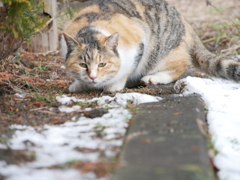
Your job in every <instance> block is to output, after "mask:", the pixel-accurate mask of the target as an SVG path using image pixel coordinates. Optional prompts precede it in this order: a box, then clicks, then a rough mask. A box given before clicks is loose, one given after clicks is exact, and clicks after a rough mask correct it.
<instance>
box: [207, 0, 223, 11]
mask: <svg viewBox="0 0 240 180" xmlns="http://www.w3.org/2000/svg"><path fill="white" fill-rule="evenodd" d="M206 4H207V6H212V7H213V8H214V9H215V10H216V11H218V12H220V11H219V9H218V8H216V6H214V5H212V3H211V2H210V0H206Z"/></svg>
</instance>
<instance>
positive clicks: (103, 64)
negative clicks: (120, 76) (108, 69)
mask: <svg viewBox="0 0 240 180" xmlns="http://www.w3.org/2000/svg"><path fill="white" fill-rule="evenodd" d="M106 64H107V63H99V64H98V67H104V66H106Z"/></svg>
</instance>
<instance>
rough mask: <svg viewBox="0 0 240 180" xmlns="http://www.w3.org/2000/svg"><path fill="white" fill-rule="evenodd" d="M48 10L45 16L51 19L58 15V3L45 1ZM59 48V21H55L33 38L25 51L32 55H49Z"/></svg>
mask: <svg viewBox="0 0 240 180" xmlns="http://www.w3.org/2000/svg"><path fill="white" fill-rule="evenodd" d="M45 2H46V4H47V8H46V9H45V10H44V14H45V15H48V16H50V17H55V16H56V15H57V1H56V0H45ZM57 48H58V27H57V19H54V20H53V21H52V22H51V23H50V24H49V25H48V27H46V28H45V29H44V30H43V31H42V32H40V33H39V34H37V35H35V36H34V37H32V39H31V41H30V44H29V45H27V47H25V48H24V49H25V50H26V51H28V52H31V53H47V52H49V51H54V50H57Z"/></svg>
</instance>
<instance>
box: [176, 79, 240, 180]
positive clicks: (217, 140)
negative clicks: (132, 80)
mask: <svg viewBox="0 0 240 180" xmlns="http://www.w3.org/2000/svg"><path fill="white" fill-rule="evenodd" d="M183 84H184V85H183ZM184 86H185V87H184ZM181 87H184V91H183V95H189V94H192V93H198V94H200V95H201V96H202V99H203V100H204V102H205V103H206V106H207V108H208V115H207V122H208V125H209V131H210V133H211V135H212V143H213V145H214V148H215V149H216V150H217V151H218V154H217V155H216V157H215V158H214V164H215V166H216V167H217V168H218V169H219V173H218V176H219V179H220V180H239V179H240V83H235V82H231V81H226V80H221V79H212V80H211V79H201V78H196V77H187V78H185V79H183V80H179V81H178V82H177V83H176V84H175V89H179V88H181Z"/></svg>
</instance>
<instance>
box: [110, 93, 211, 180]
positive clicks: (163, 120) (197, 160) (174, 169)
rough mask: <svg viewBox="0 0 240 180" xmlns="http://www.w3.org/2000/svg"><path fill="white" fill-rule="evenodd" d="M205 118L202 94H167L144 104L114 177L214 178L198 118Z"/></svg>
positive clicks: (144, 179)
mask: <svg viewBox="0 0 240 180" xmlns="http://www.w3.org/2000/svg"><path fill="white" fill-rule="evenodd" d="M197 119H198V120H202V121H204V120H205V114H204V106H203V104H202V100H201V99H200V98H199V97H196V96H193V97H174V98H171V97H169V98H166V99H165V100H163V101H161V102H158V103H150V104H144V105H141V106H140V110H139V112H138V113H137V116H136V120H134V121H133V122H132V124H131V126H130V129H129V132H128V135H127V140H126V143H125V146H124V148H123V151H122V153H121V156H120V164H121V167H120V168H119V169H117V171H116V173H115V175H114V177H113V178H112V179H113V180H195V179H196V180H210V179H214V178H213V172H212V168H211V166H210V162H209V158H208V155H207V140H206V139H205V138H204V137H203V136H202V134H201V133H200V131H199V128H198V125H197V123H196V120H197Z"/></svg>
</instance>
